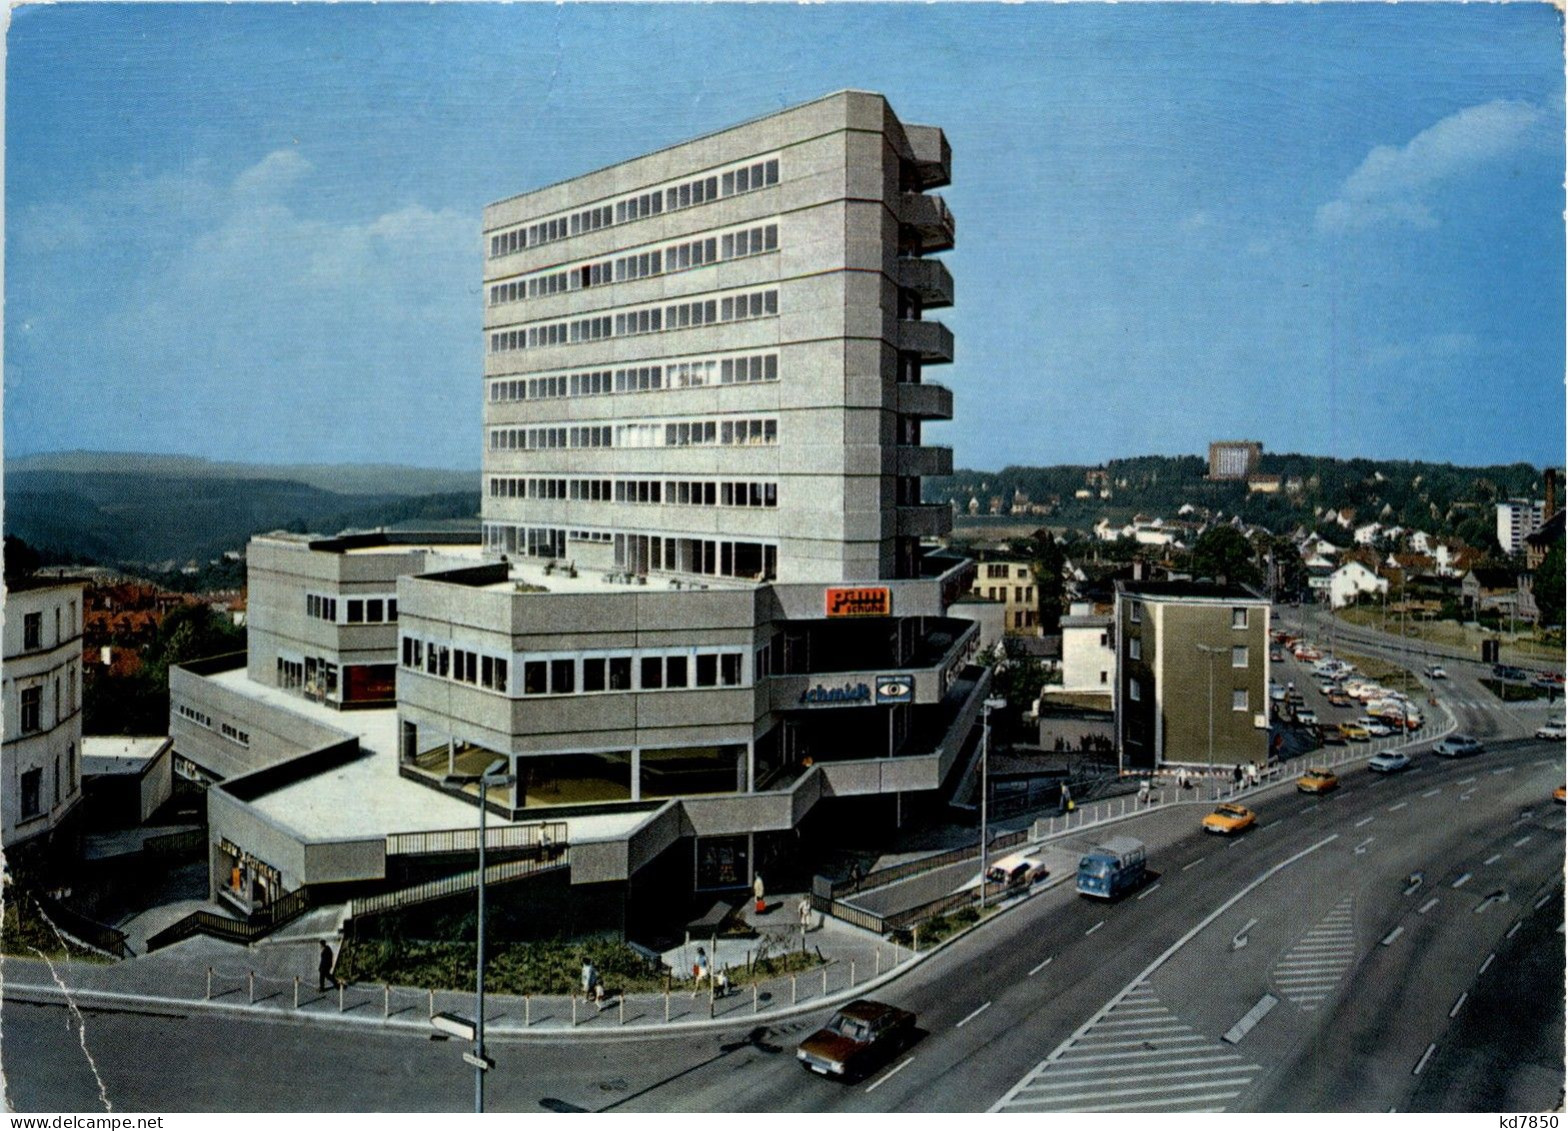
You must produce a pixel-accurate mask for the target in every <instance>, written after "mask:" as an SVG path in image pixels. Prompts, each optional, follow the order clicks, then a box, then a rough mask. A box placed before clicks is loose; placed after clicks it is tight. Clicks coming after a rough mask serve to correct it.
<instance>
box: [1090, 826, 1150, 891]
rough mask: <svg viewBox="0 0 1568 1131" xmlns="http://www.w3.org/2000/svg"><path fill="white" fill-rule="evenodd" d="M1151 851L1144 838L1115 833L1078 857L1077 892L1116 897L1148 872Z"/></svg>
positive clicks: (1138, 883) (1140, 880)
mask: <svg viewBox="0 0 1568 1131" xmlns="http://www.w3.org/2000/svg"><path fill="white" fill-rule="evenodd" d="M1148 862H1149V853H1148V850H1147V849H1146V848H1145V847H1144V845H1143V842H1142V841H1141V840H1135V839H1133V838H1132V837H1130V836H1113V837H1111V838H1110V839H1109V840H1107V841H1105V842H1104V843H1103V844H1097V845H1095V846H1094V847H1093V848H1091V849H1090V850H1089V851H1088V852H1086V853H1084V854H1083V856H1082V857H1080V858H1079V860H1078V894H1079V895H1088V896H1094V897H1095V898H1097V899H1115V898H1116V897H1117V896H1119V895H1121V894H1122V893H1123V892H1126V891H1131V890H1132V889H1133V888H1135V887H1138V886H1139V885H1141V884H1142V883H1143V881H1144V880H1145V879H1147V878H1148V875H1149V870H1148V868H1149V863H1148Z"/></svg>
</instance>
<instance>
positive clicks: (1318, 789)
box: [1296, 770, 1339, 793]
mask: <svg viewBox="0 0 1568 1131" xmlns="http://www.w3.org/2000/svg"><path fill="white" fill-rule="evenodd" d="M1296 788H1297V789H1299V790H1300V791H1301V792H1302V793H1328V792H1330V791H1332V790H1336V789H1338V788H1339V778H1338V777H1337V776H1336V775H1335V774H1334V773H1333V772H1332V771H1330V770H1308V771H1307V772H1306V773H1304V774H1302V775H1301V776H1300V777H1299V778H1297V779H1296Z"/></svg>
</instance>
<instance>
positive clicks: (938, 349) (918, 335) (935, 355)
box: [898, 318, 953, 365]
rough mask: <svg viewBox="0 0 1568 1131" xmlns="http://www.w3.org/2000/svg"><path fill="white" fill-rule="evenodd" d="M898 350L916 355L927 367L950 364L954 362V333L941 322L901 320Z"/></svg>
mask: <svg viewBox="0 0 1568 1131" xmlns="http://www.w3.org/2000/svg"><path fill="white" fill-rule="evenodd" d="M898 349H899V352H900V353H912V354H914V355H915V356H917V357H919V358H920V360H921V361H923V362H925V363H926V364H927V365H939V364H946V363H950V362H951V361H952V360H953V332H952V331H951V330H949V329H948V328H947V327H946V326H944V325H942V323H940V322H927V321H920V320H917V319H908V318H906V319H900V321H899V323H898Z"/></svg>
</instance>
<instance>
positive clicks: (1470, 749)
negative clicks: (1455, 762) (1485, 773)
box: [1432, 734, 1485, 758]
mask: <svg viewBox="0 0 1568 1131" xmlns="http://www.w3.org/2000/svg"><path fill="white" fill-rule="evenodd" d="M1483 749H1485V748H1484V747H1483V746H1482V745H1481V743H1480V742H1479V741H1477V740H1476V739H1474V738H1471V737H1470V736H1469V735H1468V734H1451V735H1449V736H1448V737H1447V738H1445V739H1443V740H1442V741H1441V742H1439V743H1438V744H1437V745H1436V746H1434V747H1432V753H1434V754H1436V755H1437V756H1438V757H1439V758H1465V757H1468V756H1470V755H1471V754H1479V753H1481V751H1482V750H1483Z"/></svg>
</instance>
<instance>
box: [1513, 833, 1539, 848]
mask: <svg viewBox="0 0 1568 1131" xmlns="http://www.w3.org/2000/svg"><path fill="white" fill-rule="evenodd" d="M1534 839H1535V834H1534V833H1527V834H1525V835H1524V836H1522V837H1520V838H1519V839H1518V840H1516V841H1514V847H1515V848H1523V847H1524V846H1525V845H1527V844H1529V843H1530V842H1531V841H1532V840H1534Z"/></svg>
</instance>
